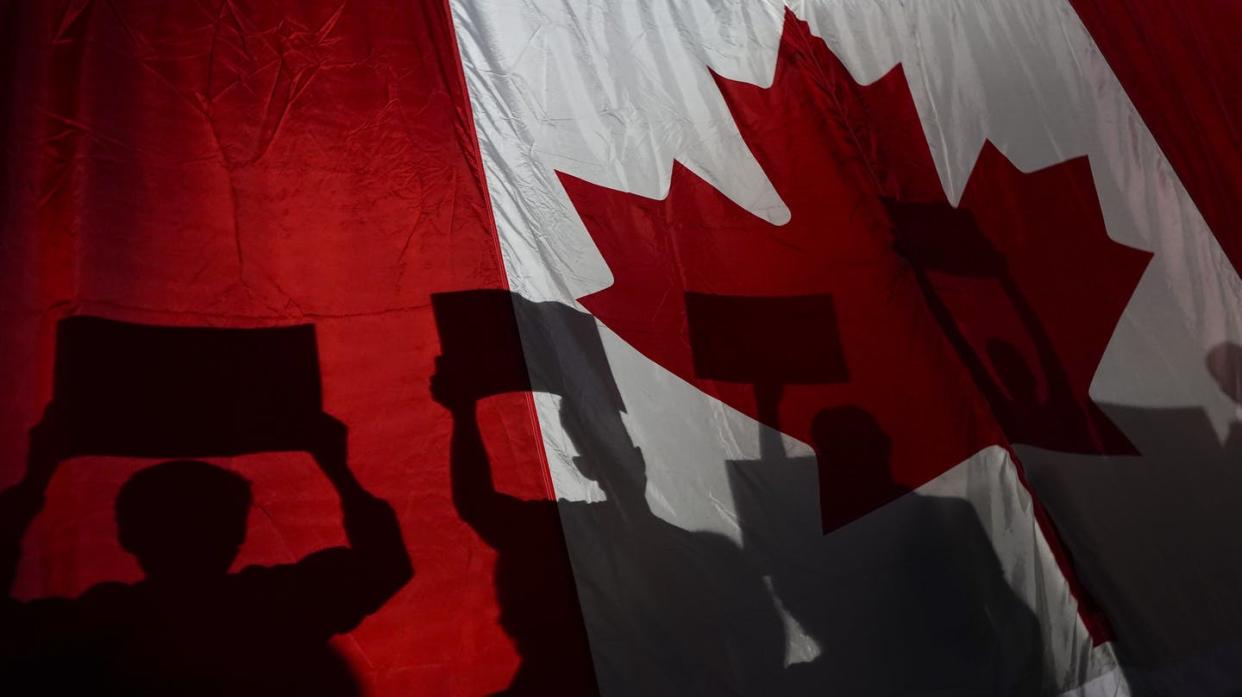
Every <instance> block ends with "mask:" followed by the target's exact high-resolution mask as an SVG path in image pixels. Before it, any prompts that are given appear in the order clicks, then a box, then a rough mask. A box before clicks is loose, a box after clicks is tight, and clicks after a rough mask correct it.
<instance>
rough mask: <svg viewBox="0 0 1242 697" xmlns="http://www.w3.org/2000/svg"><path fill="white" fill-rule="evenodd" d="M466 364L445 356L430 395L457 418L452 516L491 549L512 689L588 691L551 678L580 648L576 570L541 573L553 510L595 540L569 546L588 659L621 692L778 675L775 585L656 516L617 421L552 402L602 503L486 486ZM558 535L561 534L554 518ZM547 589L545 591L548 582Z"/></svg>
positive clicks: (762, 682)
mask: <svg viewBox="0 0 1242 697" xmlns="http://www.w3.org/2000/svg"><path fill="white" fill-rule="evenodd" d="M463 372H464V369H463V368H460V367H454V366H451V365H449V364H448V363H446V362H444V361H443V360H442V361H441V363H440V367H439V370H438V372H437V375H436V378H435V379H434V381H433V389H434V391H435V394H436V397H437V399H438V400H440V401H441V402H442V403H444V404H445V405H446V406H448V407H449V408H450V410H452V412H453V415H454V431H453V445H452V460H453V491H454V500H455V502H456V503H457V507H458V511H459V512H460V513H461V515H462V517H463V519H465V520H466V521H467V522H468V523H470V524H471V525H472V526H473V527H474V528H475V530H477V531H478V532H479V534H480V535H481V536H482V537H483V538H484V540H485V541H487V542H488V544H489V545H491V546H492V547H494V548H495V549H496V550H497V551H498V552H499V560H498V562H497V569H496V586H497V594H498V596H499V600H500V604H501V608H502V609H501V622H502V625H503V626H504V628H505V630H506V631H507V632H508V633H509V635H510V636H511V637H513V639H514V641H515V643H516V644H517V646H518V650H519V651H520V652H521V654H522V659H523V662H522V666H521V668H520V669H519V670H518V674H517V676H516V677H515V678H514V681H513V683H512V685H511V686H510V689H509V691H508V694H535V687H534V686H539V689H540V690H541V691H543V692H546V693H547V694H584V692H581V691H577V690H575V689H567V688H566V686H565V685H564V684H563V683H562V682H561V681H560V680H559V676H560V675H561V674H562V673H563V671H564V670H565V668H564V665H563V661H564V659H565V656H566V655H572V656H575V658H576V656H577V653H576V652H577V651H579V650H582V651H585V650H586V648H587V644H586V640H585V639H586V638H585V635H584V633H583V628H582V627H583V619H582V618H581V615H580V609H579V606H578V593H577V592H576V591H575V589H574V588H573V577H572V576H571V575H570V574H569V572H568V568H567V566H565V565H564V562H560V565H557V566H553V567H551V568H554V569H556V570H557V573H556V574H555V575H553V574H550V573H548V572H547V571H545V570H544V569H541V568H540V565H541V564H547V563H548V561H547V557H548V555H549V554H551V553H552V552H550V550H549V548H550V547H554V548H555V555H556V558H557V559H558V560H559V559H564V558H565V557H564V554H565V548H564V547H563V546H561V544H562V543H561V542H560V540H558V541H557V543H555V544H554V543H550V541H549V540H550V538H547V537H535V536H534V534H533V532H534V531H535V530H539V531H540V534H546V533H544V532H543V531H544V530H546V529H549V528H552V527H553V526H552V525H551V524H548V523H545V522H544V521H545V520H556V517H557V514H558V511H559V514H560V519H561V520H564V521H565V523H566V527H565V530H566V532H567V533H568V534H569V535H571V536H581V535H586V536H588V537H590V538H591V539H589V540H586V539H580V540H579V541H578V543H577V544H575V545H574V549H575V556H574V569H575V570H576V571H577V572H578V573H579V574H580V576H581V578H582V579H583V583H582V584H581V589H582V592H583V593H584V595H583V600H584V603H585V606H589V607H591V609H592V612H591V613H590V618H591V619H588V621H589V622H591V638H592V641H595V642H598V643H599V644H600V645H601V646H607V647H608V650H607V651H605V652H603V653H602V654H601V656H600V659H601V661H602V662H601V663H599V664H597V665H596V669H597V670H599V671H600V675H599V677H600V682H601V684H607V685H609V686H610V688H611V689H612V690H614V691H615V692H616V693H618V694H643V695H679V696H685V695H720V694H759V693H761V692H762V691H764V690H768V689H771V686H772V685H773V684H774V681H776V680H778V679H779V678H780V674H781V670H782V669H783V665H782V659H783V656H784V645H785V644H784V629H783V627H782V624H781V620H780V617H779V615H778V614H777V612H776V608H775V605H774V602H773V600H772V596H771V592H770V591H769V589H768V588H767V586H766V585H765V583H764V581H763V579H762V577H761V576H760V575H759V573H758V571H757V570H756V569H755V567H754V566H753V565H752V564H751V562H750V561H749V560H748V559H747V558H746V557H745V556H744V555H742V553H741V550H740V549H739V547H738V546H737V545H736V544H735V543H733V542H732V541H731V540H729V539H728V538H726V537H724V536H722V535H717V534H714V533H707V532H690V531H687V530H684V529H682V528H679V527H677V526H675V525H672V524H670V523H668V522H666V521H664V520H663V519H661V518H659V517H658V516H656V515H655V514H654V513H653V512H652V511H651V509H650V507H649V505H648V504H647V500H646V484H647V478H646V464H645V462H644V460H643V456H642V452H641V450H640V449H639V448H637V447H635V446H634V445H633V443H632V441H631V440H630V439H629V436H628V433H627V432H626V431H625V427H624V423H623V422H622V421H621V419H620V415H619V414H618V413H617V412H616V411H615V410H610V409H594V410H592V409H590V408H586V407H583V406H582V405H580V404H574V403H573V402H572V400H570V399H569V398H566V399H564V400H563V401H562V405H561V422H562V425H563V426H564V429H565V432H566V434H567V435H568V436H569V438H570V439H571V440H572V442H573V444H574V447H575V448H576V449H577V451H578V453H579V455H578V456H577V457H575V458H574V460H573V462H574V464H575V466H576V468H577V469H578V471H579V473H580V474H581V475H582V476H583V477H586V478H588V479H590V480H593V481H594V482H596V483H597V484H598V485H599V487H600V489H601V490H602V491H603V492H604V494H605V496H606V500H604V501H600V502H595V503H588V502H569V501H560V502H542V501H541V502H529V501H518V500H516V499H513V498H511V497H508V496H505V495H504V494H501V493H498V492H496V491H495V489H494V488H493V487H492V483H491V478H490V474H489V469H490V465H489V463H488V458H487V453H486V450H485V448H484V445H483V442H482V440H481V437H480V434H479V431H478V425H477V422H476V421H475V417H474V396H472V395H471V393H470V391H469V388H467V387H466V386H465V382H466V381H465V378H464V375H463ZM532 521H535V522H532ZM555 530H556V534H558V535H560V534H562V533H561V532H560V527H559V525H557V526H555ZM561 569H565V572H564V574H563V575H562V573H561V571H560V570H561ZM562 578H563V579H565V587H562V586H561V583H562V582H561V579H562ZM549 583H552V584H555V586H554V588H553V590H554V591H555V592H554V593H549V592H548V590H547V589H546V588H543V586H546V585H548V584H549ZM536 599H537V603H538V604H536V602H535V601H536ZM532 605H534V607H532ZM618 647H620V648H618ZM620 656H624V658H623V659H621V660H622V661H623V664H622V665H617V664H615V663H616V661H615V660H613V659H616V658H617V657H620ZM581 677H583V678H585V677H587V676H581Z"/></svg>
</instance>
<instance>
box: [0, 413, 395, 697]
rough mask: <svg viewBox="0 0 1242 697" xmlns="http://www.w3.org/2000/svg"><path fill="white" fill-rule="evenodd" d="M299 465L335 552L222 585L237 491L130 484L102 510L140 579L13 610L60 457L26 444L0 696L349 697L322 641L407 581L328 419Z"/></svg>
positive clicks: (12, 504) (13, 520)
mask: <svg viewBox="0 0 1242 697" xmlns="http://www.w3.org/2000/svg"><path fill="white" fill-rule="evenodd" d="M315 437H316V444H315V445H314V447H313V448H312V454H313V455H314V458H315V461H316V462H317V463H318V465H319V467H320V469H321V471H322V472H323V474H324V475H325V476H326V477H327V478H328V480H329V481H330V482H331V483H332V485H333V486H334V487H335V489H336V491H337V494H338V495H339V496H340V501H341V508H342V511H343V513H344V527H345V533H346V537H347V539H348V542H349V544H348V546H346V547H334V548H330V549H323V550H320V551H317V552H315V553H313V554H310V555H308V556H307V557H305V558H303V559H302V560H300V561H298V562H295V563H292V564H281V565H276V566H248V567H246V568H244V569H242V570H241V571H239V572H237V573H233V574H230V573H229V567H230V566H231V564H232V563H233V561H234V559H236V556H237V553H238V550H239V549H240V547H241V544H242V542H243V540H244V539H245V534H246V519H247V513H248V511H249V508H250V505H251V494H250V484H249V482H248V481H247V480H246V479H245V478H243V477H241V476H240V475H237V474H235V473H233V472H230V471H228V470H226V469H223V468H220V467H217V466H214V465H210V464H207V463H205V462H198V461H193V460H182V461H170V462H164V463H161V464H157V465H154V466H152V467H149V468H146V469H144V470H141V471H139V472H138V473H136V474H134V475H133V476H132V477H131V478H130V479H129V480H128V481H126V482H125V484H124V485H123V486H122V487H121V490H120V492H119V494H118V496H117V499H116V502H115V510H116V521H117V528H118V535H119V538H120V543H121V546H122V547H123V548H124V549H125V550H126V551H127V552H129V553H130V554H133V555H134V556H135V557H136V558H137V560H138V563H139V565H140V566H141V568H142V571H143V573H144V578H143V579H142V580H141V581H139V582H137V583H134V584H128V585H127V584H123V583H117V582H105V583H101V584H98V585H96V586H94V587H92V588H90V589H89V590H87V591H86V592H85V593H84V594H83V595H81V596H80V597H77V598H72V599H70V598H43V599H36V600H33V601H28V602H21V601H18V600H16V599H14V598H12V597H11V588H12V583H13V576H14V572H15V569H16V565H17V561H18V557H19V553H20V541H21V538H22V535H23V534H24V532H25V530H26V528H27V527H28V525H29V524H30V522H31V521H32V520H33V518H34V517H35V515H37V513H38V511H39V510H40V509H41V508H42V504H43V496H44V492H45V491H46V489H47V486H48V484H49V482H50V481H51V479H52V476H53V473H54V472H55V470H56V467H57V465H58V463H59V462H60V461H61V459H62V458H63V453H61V452H58V451H57V447H58V442H57V440H58V438H59V434H57V433H55V432H54V430H52V429H51V428H49V427H39V428H36V429H35V431H33V432H32V435H31V444H30V450H29V455H28V467H27V472H26V475H25V477H24V479H23V480H22V481H21V482H19V483H18V484H17V485H15V486H13V487H12V488H10V489H8V490H7V491H5V492H3V493H0V504H2V505H0V509H2V510H3V511H4V520H3V521H0V523H2V525H3V529H2V531H0V532H2V534H3V537H2V539H0V553H2V554H3V557H2V558H0V572H2V573H3V582H4V583H5V588H6V589H9V594H8V596H9V597H7V598H6V600H5V601H4V604H3V610H2V611H0V612H2V615H3V621H0V627H2V629H0V670H2V671H3V673H4V675H3V676H2V677H0V683H2V684H4V686H5V688H6V691H8V693H9V694H107V695H112V694H118V695H120V694H124V695H157V694H158V695H250V694H255V695H258V694H264V695H271V694H312V695H354V694H357V693H358V689H357V685H356V682H355V679H354V677H353V675H352V674H351V673H350V670H349V668H348V666H347V665H346V663H345V662H344V660H343V659H342V658H341V657H340V656H339V655H337V654H336V653H335V652H334V651H333V649H332V647H331V646H330V645H329V643H328V640H329V638H330V637H332V636H333V635H335V634H341V633H344V632H347V631H350V630H351V629H353V628H354V627H356V626H357V625H358V624H359V623H360V622H361V621H362V620H363V619H364V618H365V617H366V616H367V615H369V614H371V613H374V612H375V611H376V610H378V609H379V608H380V607H381V606H382V605H383V604H384V603H385V602H386V601H387V600H388V599H389V598H390V597H392V596H393V595H394V594H395V593H396V592H397V591H398V590H399V589H400V588H401V587H402V586H404V585H405V584H406V583H407V582H408V581H409V580H410V578H411V577H412V576H413V569H412V567H411V565H410V559H409V556H408V553H407V552H406V548H405V544H404V542H403V540H402V536H401V530H400V527H399V525H398V523H397V519H396V516H395V515H394V513H393V511H392V508H391V507H390V506H389V505H388V503H386V502H385V501H383V500H381V499H379V498H376V497H375V496H374V495H372V494H370V493H369V492H367V491H366V490H365V489H364V488H363V487H362V485H361V484H360V483H359V482H358V480H357V479H356V478H355V477H354V475H353V473H352V472H351V471H350V469H349V467H348V465H347V457H346V429H345V426H344V425H343V424H341V423H340V422H339V421H336V420H335V419H332V418H330V417H326V416H325V417H323V423H322V425H321V428H320V430H319V432H318V433H317V434H316V436H315Z"/></svg>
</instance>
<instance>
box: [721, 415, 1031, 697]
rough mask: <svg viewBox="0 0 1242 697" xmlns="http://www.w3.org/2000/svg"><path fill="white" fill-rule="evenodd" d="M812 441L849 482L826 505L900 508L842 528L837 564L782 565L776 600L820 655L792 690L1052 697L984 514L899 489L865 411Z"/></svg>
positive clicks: (823, 422) (794, 672) (827, 418)
mask: <svg viewBox="0 0 1242 697" xmlns="http://www.w3.org/2000/svg"><path fill="white" fill-rule="evenodd" d="M812 437H813V440H814V445H815V449H816V453H817V454H818V456H819V457H820V458H821V459H822V465H821V466H822V467H824V468H826V469H827V470H828V471H833V472H835V473H836V476H834V480H833V481H838V482H843V483H846V484H847V486H843V487H839V488H838V489H837V490H835V491H833V492H832V493H831V495H830V496H829V497H828V498H826V499H825V500H824V501H823V505H825V506H831V505H834V503H835V502H837V501H844V500H846V499H847V498H848V497H850V496H854V495H856V493H855V492H856V491H859V490H867V491H876V492H881V491H884V492H888V493H889V494H891V495H892V497H893V498H894V502H893V503H892V504H890V505H889V506H888V507H886V508H885V509H884V510H883V512H882V513H877V514H873V515H872V516H869V517H868V518H864V519H862V520H860V521H857V522H856V523H855V524H853V525H851V526H850V527H849V528H846V529H844V530H842V531H839V532H838V533H835V535H836V536H838V537H839V538H840V541H841V542H842V544H841V545H840V546H839V547H836V548H834V550H835V551H834V554H833V555H832V558H833V559H834V560H835V562H834V567H833V568H829V567H828V566H827V562H826V561H825V559H826V558H821V559H818V560H817V559H804V558H797V559H783V560H780V561H779V562H778V563H777V565H776V566H777V568H776V569H774V572H775V574H774V576H775V578H774V586H775V589H776V592H777V595H778V597H780V599H781V602H782V604H783V605H784V606H785V608H786V609H787V610H788V611H789V613H790V614H791V615H792V616H793V617H794V618H795V619H796V620H797V621H798V623H799V625H800V626H801V627H802V628H803V630H804V631H806V632H807V633H808V634H809V635H810V636H811V637H812V638H813V639H814V640H815V641H816V643H817V644H818V645H819V649H820V653H819V655H818V657H816V658H815V659H813V660H811V661H809V662H803V663H794V664H793V665H791V666H789V668H788V671H787V685H786V689H787V693H788V694H792V695H800V694H805V695H818V694H828V693H834V694H852V695H888V694H902V695H920V694H928V695H930V694H936V695H941V694H945V695H948V694H953V695H959V694H960V695H997V696H999V695H1005V696H1006V697H1011V696H1021V695H1031V696H1034V695H1040V694H1043V693H1044V691H1046V689H1047V688H1048V687H1049V685H1048V684H1047V683H1048V678H1047V676H1046V674H1045V665H1044V656H1043V643H1042V641H1041V634H1040V628H1039V624H1038V620H1037V619H1036V618H1035V615H1034V613H1033V612H1031V610H1030V609H1029V608H1028V607H1027V606H1026V604H1025V603H1023V602H1022V601H1021V600H1020V599H1019V598H1017V597H1016V596H1015V595H1014V594H1013V592H1012V590H1011V589H1010V587H1009V585H1008V583H1007V581H1006V579H1005V576H1004V574H1003V573H1002V570H1001V566H1000V562H999V561H998V559H997V558H996V553H995V551H994V549H993V547H992V543H991V540H990V539H989V538H988V536H987V533H986V532H985V531H984V529H983V526H982V525H981V523H980V522H979V518H978V515H977V513H976V512H975V509H974V507H973V506H971V504H970V503H968V502H966V501H964V500H961V499H957V498H946V497H935V496H924V495H918V494H914V493H912V492H910V491H909V489H907V488H905V487H902V486H900V485H898V484H897V483H896V482H894V481H893V480H892V477H891V472H890V470H889V455H890V448H891V445H890V441H889V438H888V435H887V434H886V433H885V432H884V430H883V429H882V428H881V426H880V425H879V424H878V423H877V422H876V420H875V418H874V417H872V416H871V414H870V413H868V412H867V411H865V410H863V409H861V408H858V407H855V406H840V407H833V408H829V409H825V410H824V411H822V412H820V413H819V414H818V415H817V416H816V418H815V420H814V422H813V424H812ZM901 494H904V496H902V497H900V498H897V497H898V496H899V495H901ZM747 523H748V521H746V520H745V518H743V521H742V525H743V528H744V529H745V526H746V525H747ZM851 528H854V529H851ZM850 535H856V541H852V540H850V539H849V536H850ZM800 551H801V552H802V553H805V554H814V548H813V547H809V548H807V547H804V548H803V549H802V550H800ZM821 554H822V552H821ZM817 564H818V565H817ZM837 567H841V568H837Z"/></svg>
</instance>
